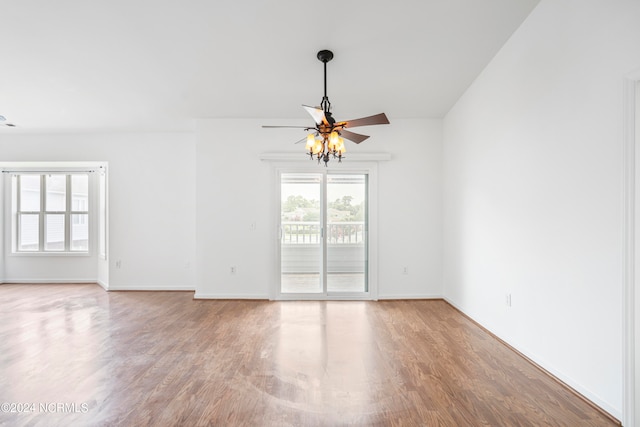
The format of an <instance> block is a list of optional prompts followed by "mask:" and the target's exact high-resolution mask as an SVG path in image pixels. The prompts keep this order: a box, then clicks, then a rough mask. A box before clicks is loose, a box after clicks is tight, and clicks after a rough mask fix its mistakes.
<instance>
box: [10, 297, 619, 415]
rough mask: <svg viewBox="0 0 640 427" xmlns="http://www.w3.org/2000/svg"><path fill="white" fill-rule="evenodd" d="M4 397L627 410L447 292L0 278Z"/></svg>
mask: <svg viewBox="0 0 640 427" xmlns="http://www.w3.org/2000/svg"><path fill="white" fill-rule="evenodd" d="M0 403H13V404H14V405H13V406H12V407H8V406H7V405H6V404H3V407H2V411H1V412H0V425H6V426H34V427H35V426H47V427H50V426H85V425H86V426H120V425H122V426H343V425H354V426H541V425H549V426H610V425H616V423H615V422H614V420H612V419H609V418H607V417H606V416H604V415H603V414H602V413H600V412H599V411H597V410H595V409H594V408H593V407H592V406H590V405H589V404H587V403H586V402H585V401H583V400H582V399H580V398H579V397H577V396H576V395H575V394H573V393H572V392H571V391H570V390H568V389H566V388H564V387H562V386H561V385H560V384H559V383H557V382H556V381H554V380H553V379H552V378H550V377H549V376H547V375H546V374H544V373H543V372H541V371H540V370H539V369H537V368H536V367H534V366H532V365H531V364H530V363H528V362H527V361H526V360H524V359H523V358H521V357H520V356H519V355H517V354H516V353H515V352H513V351H512V350H510V349H509V348H508V347H506V346H504V345H503V344H502V343H500V342H499V341H498V340H496V339H495V338H494V337H492V336H491V335H489V334H487V333H486V332H485V331H483V330H482V329H481V328H479V327H478V326H477V325H476V324H474V323H473V322H472V321H470V320H469V319H467V318H466V317H464V316H463V315H461V314H460V313H459V312H457V311H456V310H455V309H453V308H452V307H451V306H450V305H448V304H447V303H446V302H444V301H437V300H436V301H380V302H360V301H358V302H350V301H305V302H269V301H235V300H234V301H231V300H227V301H211V300H193V294H192V293H190V292H109V293H108V292H105V291H103V290H102V288H100V287H99V286H97V285H0ZM19 405H22V406H19ZM7 410H13V411H14V412H11V411H9V412H8V411H7Z"/></svg>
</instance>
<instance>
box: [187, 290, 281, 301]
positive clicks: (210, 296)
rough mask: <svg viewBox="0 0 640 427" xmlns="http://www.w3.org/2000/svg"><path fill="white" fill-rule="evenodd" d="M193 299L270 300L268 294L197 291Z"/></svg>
mask: <svg viewBox="0 0 640 427" xmlns="http://www.w3.org/2000/svg"><path fill="white" fill-rule="evenodd" d="M193 299H259V300H268V299H269V296H268V295H247V294H241V295H238V294H203V293H198V292H196V293H195V295H194V296H193Z"/></svg>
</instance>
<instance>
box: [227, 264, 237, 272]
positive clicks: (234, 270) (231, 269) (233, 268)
mask: <svg viewBox="0 0 640 427" xmlns="http://www.w3.org/2000/svg"><path fill="white" fill-rule="evenodd" d="M229 272H230V273H231V274H236V272H237V270H236V266H235V265H232V266H231V268H230V269H229Z"/></svg>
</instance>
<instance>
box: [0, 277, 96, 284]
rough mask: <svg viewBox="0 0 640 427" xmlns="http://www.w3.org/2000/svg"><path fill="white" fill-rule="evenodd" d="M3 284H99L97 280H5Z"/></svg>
mask: <svg viewBox="0 0 640 427" xmlns="http://www.w3.org/2000/svg"><path fill="white" fill-rule="evenodd" d="M2 283H17V284H34V285H39V284H49V283H51V284H58V285H60V284H62V285H63V284H78V283H98V280H97V279H96V278H91V279H11V278H7V279H4V280H3V282H2Z"/></svg>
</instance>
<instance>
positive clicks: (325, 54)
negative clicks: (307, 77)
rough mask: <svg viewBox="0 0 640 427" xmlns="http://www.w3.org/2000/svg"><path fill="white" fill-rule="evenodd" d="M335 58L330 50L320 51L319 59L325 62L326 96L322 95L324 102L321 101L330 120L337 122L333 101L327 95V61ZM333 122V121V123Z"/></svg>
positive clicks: (321, 105)
mask: <svg viewBox="0 0 640 427" xmlns="http://www.w3.org/2000/svg"><path fill="white" fill-rule="evenodd" d="M332 59H333V52H331V51H330V50H321V51H320V52H318V60H319V61H320V62H322V63H323V64H324V96H323V97H322V102H321V103H320V107H321V108H322V110H323V111H324V114H325V117H326V118H327V121H329V122H332V121H333V122H335V120H332V119H333V117H331V102H329V97H328V96H327V62H329V61H331V60H332ZM332 124H333V123H332Z"/></svg>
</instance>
